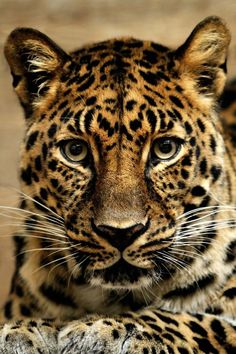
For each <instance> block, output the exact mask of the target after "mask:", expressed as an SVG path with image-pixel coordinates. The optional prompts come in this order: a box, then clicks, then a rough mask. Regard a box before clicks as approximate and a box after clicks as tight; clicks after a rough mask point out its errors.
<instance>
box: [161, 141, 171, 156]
mask: <svg viewBox="0 0 236 354" xmlns="http://www.w3.org/2000/svg"><path fill="white" fill-rule="evenodd" d="M172 148H173V146H172V144H171V141H170V140H166V141H162V142H161V143H159V149H160V151H161V152H162V153H163V154H168V153H169V152H171V150H172Z"/></svg>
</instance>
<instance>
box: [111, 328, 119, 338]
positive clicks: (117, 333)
mask: <svg viewBox="0 0 236 354" xmlns="http://www.w3.org/2000/svg"><path fill="white" fill-rule="evenodd" d="M112 337H113V339H118V338H119V337H120V335H119V332H118V331H117V329H113V330H112Z"/></svg>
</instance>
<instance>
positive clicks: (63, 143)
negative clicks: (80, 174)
mask: <svg viewBox="0 0 236 354" xmlns="http://www.w3.org/2000/svg"><path fill="white" fill-rule="evenodd" d="M73 142H76V143H79V144H81V145H83V147H85V148H86V153H85V154H84V156H83V157H82V158H80V159H78V160H74V159H72V158H70V156H68V154H67V152H66V151H65V149H66V147H67V145H68V144H70V143H73ZM58 145H59V149H60V153H61V155H62V156H63V157H64V159H66V160H67V161H68V162H70V163H73V164H81V163H83V162H84V161H85V160H86V158H87V157H88V156H89V147H88V144H87V143H86V142H85V141H84V140H82V139H76V138H72V139H66V140H63V141H60V143H59V144H58Z"/></svg>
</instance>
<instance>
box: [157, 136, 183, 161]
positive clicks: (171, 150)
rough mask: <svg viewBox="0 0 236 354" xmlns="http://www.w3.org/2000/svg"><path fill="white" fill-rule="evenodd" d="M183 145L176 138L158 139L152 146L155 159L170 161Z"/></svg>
mask: <svg viewBox="0 0 236 354" xmlns="http://www.w3.org/2000/svg"><path fill="white" fill-rule="evenodd" d="M180 146H181V143H180V141H178V139H176V138H159V139H156V140H155V141H154V143H153V146H152V151H153V155H154V156H153V157H154V158H157V159H158V160H162V161H164V160H170V159H171V158H173V157H175V155H176V154H177V153H178V152H179V149H180Z"/></svg>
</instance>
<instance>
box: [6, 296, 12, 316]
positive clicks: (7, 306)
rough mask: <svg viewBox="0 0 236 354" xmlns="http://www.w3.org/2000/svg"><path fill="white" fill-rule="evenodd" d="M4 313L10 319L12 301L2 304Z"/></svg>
mask: <svg viewBox="0 0 236 354" xmlns="http://www.w3.org/2000/svg"><path fill="white" fill-rule="evenodd" d="M4 315H5V317H6V318H7V319H8V320H10V319H11V318H12V301H11V300H9V301H7V303H6V304H5V306H4Z"/></svg>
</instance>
